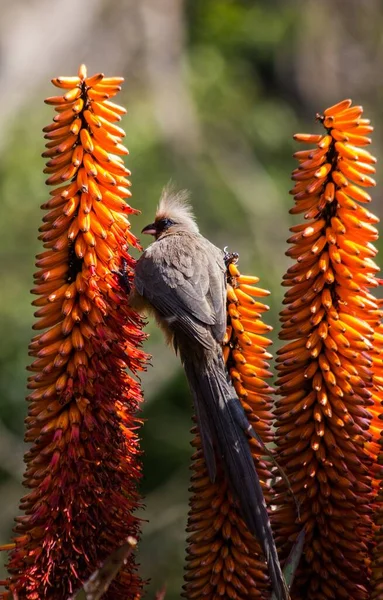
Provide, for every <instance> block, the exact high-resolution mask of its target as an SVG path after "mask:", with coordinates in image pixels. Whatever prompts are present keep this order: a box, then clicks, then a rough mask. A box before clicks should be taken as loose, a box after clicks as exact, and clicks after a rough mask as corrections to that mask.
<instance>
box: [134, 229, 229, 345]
mask: <svg viewBox="0 0 383 600" xmlns="http://www.w3.org/2000/svg"><path fill="white" fill-rule="evenodd" d="M219 253H220V251H219V250H218V248H216V247H215V246H213V245H212V244H210V242H208V240H206V239H205V238H203V237H202V236H200V235H196V234H194V235H187V234H182V235H169V236H164V237H163V238H161V239H159V240H157V241H156V242H154V243H153V244H151V245H150V246H149V248H148V249H147V250H146V251H145V252H144V253H143V255H142V256H141V258H140V259H139V261H138V263H137V265H136V271H135V280H134V283H135V286H136V289H137V291H138V293H139V294H140V295H142V296H144V298H146V299H147V300H148V301H149V302H150V303H151V304H152V306H153V307H154V308H155V309H156V310H157V311H158V312H159V313H160V314H161V315H162V316H163V317H164V319H166V320H167V321H168V324H169V325H171V326H172V328H173V329H176V327H179V328H180V329H181V330H182V331H183V332H184V333H185V334H186V335H187V336H188V337H189V338H190V339H191V340H193V341H194V340H195V341H197V342H199V343H200V344H202V345H203V346H204V347H208V348H210V347H211V346H212V344H213V343H214V339H213V338H215V339H218V338H217V335H216V331H218V333H219V334H221V333H222V330H223V333H224V327H225V322H226V308H225V307H226V302H225V293H224V292H225V288H224V262H223V258H222V253H221V264H220V259H219ZM212 333H213V337H212V335H211V334H212ZM223 333H222V337H221V339H220V340H219V341H222V338H223Z"/></svg>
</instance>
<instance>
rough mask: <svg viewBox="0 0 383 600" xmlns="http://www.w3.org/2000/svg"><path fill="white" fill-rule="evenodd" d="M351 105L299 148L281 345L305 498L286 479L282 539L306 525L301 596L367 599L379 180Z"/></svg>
mask: <svg viewBox="0 0 383 600" xmlns="http://www.w3.org/2000/svg"><path fill="white" fill-rule="evenodd" d="M362 114H363V109H362V107H360V106H354V107H352V106H351V101H350V100H345V101H342V102H340V103H338V104H337V105H335V106H332V107H330V108H329V109H327V110H326V111H325V112H324V115H317V119H318V121H319V122H320V123H321V124H322V125H323V126H324V128H325V132H324V134H323V135H309V134H298V135H296V136H294V137H295V139H296V140H297V141H300V142H303V143H309V144H315V147H314V148H313V149H311V148H310V149H307V150H300V151H298V152H296V153H295V155H294V156H295V158H296V159H297V160H298V161H299V166H298V168H297V169H295V170H294V171H293V176H292V178H293V180H294V181H295V182H296V183H295V186H294V188H293V190H292V194H293V195H294V198H295V207H294V208H292V209H291V210H290V212H291V213H292V214H301V213H304V218H305V219H306V223H302V224H299V225H294V226H293V227H291V232H292V236H291V237H290V238H289V240H288V242H289V243H290V244H291V248H290V249H289V250H288V252H287V255H288V256H290V257H291V258H293V259H295V261H296V262H295V264H293V265H292V266H291V267H290V268H289V269H288V271H287V273H286V275H285V276H284V282H283V285H284V286H286V287H288V288H289V290H288V291H287V292H286V294H285V299H284V304H285V305H286V308H285V309H284V310H283V311H282V313H281V322H282V329H281V334H280V338H281V339H282V340H284V341H286V342H287V343H286V345H285V346H283V347H282V348H281V350H279V351H278V355H279V356H278V359H277V362H278V371H279V379H278V382H277V383H278V386H279V387H278V391H279V394H280V399H279V400H278V401H277V408H276V410H275V416H276V428H277V429H276V443H277V446H278V452H277V460H278V462H279V463H280V464H281V466H282V467H283V468H284V469H285V471H286V474H287V476H288V478H289V480H290V483H291V486H292V489H293V492H294V494H295V495H296V497H297V498H298V500H299V502H300V505H301V507H300V518H299V519H297V518H295V515H294V504H293V499H292V498H291V497H289V496H287V495H286V494H285V493H284V492H283V490H282V483H279V484H277V486H276V488H277V492H278V493H277V494H276V496H275V498H274V502H275V504H276V505H277V510H276V511H275V513H274V515H273V522H274V527H275V533H276V541H277V545H278V546H279V549H280V551H281V555H282V556H283V557H286V556H287V554H288V551H289V549H290V547H291V544H292V542H293V541H294V540H295V539H296V536H297V535H298V533H299V531H300V530H301V529H302V527H303V528H304V530H305V547H304V551H303V560H302V562H301V567H300V570H299V572H298V574H297V578H296V584H295V586H294V590H293V597H294V599H296V600H300V599H303V598H304V599H305V600H328V599H330V598H337V599H338V598H339V599H341V598H345V599H346V598H353V599H355V600H368V598H369V580H370V575H371V571H370V548H371V544H372V518H371V512H372V508H371V502H372V500H373V497H374V481H373V469H374V464H375V463H376V457H377V449H378V446H377V431H376V429H375V428H374V427H373V424H374V422H373V415H374V412H375V411H377V410H378V404H379V407H380V398H381V394H380V390H379V389H378V387H377V385H376V384H377V380H376V377H377V376H378V374H377V373H376V370H375V366H374V365H376V364H377V355H375V353H374V339H376V336H377V335H379V332H378V329H379V327H380V321H381V318H382V311H381V308H380V305H379V302H378V301H377V299H376V298H375V296H374V295H373V294H372V293H371V291H370V289H371V288H375V287H377V286H378V284H379V282H378V280H377V278H376V273H377V272H378V271H379V268H378V267H377V265H376V264H375V262H374V257H375V256H376V253H377V250H376V248H375V246H374V245H373V242H374V241H376V240H377V239H378V232H377V229H376V228H375V225H376V223H377V222H378V218H377V217H375V216H374V215H373V214H372V213H371V212H369V211H368V210H367V209H366V208H365V204H366V203H369V202H370V200H371V198H370V196H369V194H368V193H367V192H366V191H365V190H363V189H361V187H359V186H363V187H371V186H374V185H375V181H374V180H373V179H372V177H371V176H372V175H373V174H374V173H375V167H374V164H375V163H376V159H375V158H374V157H373V156H372V155H371V154H370V153H369V152H368V151H367V150H366V149H365V146H367V145H368V144H369V143H370V141H371V140H370V138H369V137H368V134H369V133H370V132H371V131H372V129H373V128H372V127H371V125H370V121H369V120H368V119H364V118H363V117H362Z"/></svg>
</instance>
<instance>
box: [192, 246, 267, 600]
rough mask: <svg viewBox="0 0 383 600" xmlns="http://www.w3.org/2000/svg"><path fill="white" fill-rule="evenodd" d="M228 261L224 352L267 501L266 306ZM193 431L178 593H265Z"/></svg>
mask: <svg viewBox="0 0 383 600" xmlns="http://www.w3.org/2000/svg"><path fill="white" fill-rule="evenodd" d="M233 259H234V260H233ZM228 262H229V265H228V288H227V289H228V300H227V318H228V327H227V333H226V338H225V340H224V357H225V360H226V364H227V366H228V369H229V372H230V375H231V379H232V382H233V385H234V387H235V389H236V392H237V394H238V396H239V398H240V399H241V402H242V405H243V407H244V409H245V411H246V416H247V418H248V420H249V423H250V424H251V425H252V427H253V428H254V430H255V432H256V433H257V434H258V435H259V437H260V439H261V441H262V442H261V445H260V444H259V443H258V442H257V441H256V440H255V439H251V440H250V441H249V443H250V445H251V450H252V454H253V457H254V461H255V466H256V469H257V472H258V475H259V478H260V481H261V485H262V489H263V492H264V496H265V498H266V499H267V501H269V500H270V487H269V481H270V478H271V473H270V469H269V466H268V465H267V464H266V462H265V461H264V460H263V459H262V455H264V451H263V447H264V446H263V444H265V443H267V442H269V441H271V439H272V435H271V423H272V413H271V397H270V394H271V393H272V391H273V389H272V388H271V387H270V386H269V385H268V383H266V381H265V380H266V379H268V378H269V377H271V375H272V374H271V372H270V371H269V363H268V361H269V360H270V358H271V354H269V353H268V352H267V350H266V348H267V347H268V346H269V344H270V343H271V342H270V340H269V339H268V338H267V337H265V333H267V332H269V331H270V330H271V327H270V326H268V325H266V324H265V323H264V322H263V320H262V314H263V313H264V312H265V311H267V310H268V306H266V305H265V304H263V303H262V298H263V297H264V296H266V295H268V294H269V292H267V291H266V290H263V289H261V288H257V287H255V284H257V283H258V281H259V279H258V278H257V277H250V276H244V275H241V273H240V272H239V270H238V267H237V265H236V264H235V262H236V257H235V255H233V257H232V259H230V260H229V261H228ZM256 298H257V299H256ZM258 298H260V300H258ZM193 433H194V439H193V442H192V445H193V447H194V448H195V453H194V455H193V459H192V465H191V469H192V477H191V488H190V491H191V493H192V497H191V499H190V511H189V519H188V527H187V531H188V532H189V534H190V536H189V538H188V546H187V566H186V573H185V582H186V583H185V586H184V590H185V591H184V594H183V595H184V597H185V598H187V599H188V600H194V599H196V600H197V599H198V600H202V599H206V600H218V599H219V598H227V599H228V600H242V599H243V600H245V599H246V600H252V599H256V598H260V599H261V598H265V594H268V595H270V584H269V581H268V573H267V567H266V564H265V559H264V557H263V553H262V550H261V546H260V545H259V543H258V541H256V540H255V539H254V537H253V535H252V534H251V533H250V532H249V531H248V529H247V528H246V525H245V523H244V521H243V520H242V518H241V516H240V513H239V510H238V507H237V504H236V502H235V500H234V497H233V495H232V493H231V490H230V489H229V483H228V479H227V477H226V474H225V472H224V471H223V469H222V466H220V464H219V461H217V462H218V467H219V468H218V473H217V476H216V480H215V482H214V483H211V481H210V479H209V476H208V473H207V469H206V464H205V460H204V457H203V452H202V446H201V439H200V436H199V434H198V430H197V428H195V429H193Z"/></svg>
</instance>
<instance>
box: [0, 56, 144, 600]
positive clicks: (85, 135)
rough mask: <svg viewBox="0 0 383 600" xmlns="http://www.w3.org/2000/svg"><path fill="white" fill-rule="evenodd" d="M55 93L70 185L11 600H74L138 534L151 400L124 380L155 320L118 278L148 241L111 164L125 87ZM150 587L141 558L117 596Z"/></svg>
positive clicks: (47, 304) (61, 210) (52, 235)
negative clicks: (148, 323) (144, 423)
mask: <svg viewBox="0 0 383 600" xmlns="http://www.w3.org/2000/svg"><path fill="white" fill-rule="evenodd" d="M105 80H106V83H104V84H103V83H102V82H103V81H105ZM117 80H118V81H119V82H121V81H122V80H121V79H120V78H117V79H116V81H117ZM53 83H54V85H55V86H57V87H58V88H60V89H61V91H62V93H63V95H62V96H56V97H53V98H49V99H48V100H47V103H48V104H52V105H53V106H55V110H56V111H57V112H58V114H57V116H56V117H55V118H54V122H53V123H52V124H51V125H49V126H48V127H46V128H45V129H44V131H45V132H46V138H47V139H48V140H49V142H48V143H47V148H48V150H47V151H46V152H44V154H43V156H46V157H47V158H48V163H47V164H48V167H47V169H46V170H45V171H46V172H47V173H49V174H50V175H49V178H48V180H47V184H50V185H55V186H57V185H58V186H61V187H58V188H56V189H55V190H54V191H53V192H51V199H50V200H48V202H46V204H44V205H43V208H44V209H45V210H47V211H48V213H47V214H46V216H45V217H44V219H43V221H44V224H43V226H42V227H41V228H40V231H41V236H40V239H41V240H42V241H43V244H44V248H45V250H44V252H42V253H41V254H39V255H38V256H37V261H36V266H37V268H38V269H39V270H38V272H37V273H35V287H34V289H33V290H32V291H33V293H34V294H37V295H38V296H39V297H38V299H36V300H35V301H34V302H33V304H34V305H35V306H36V307H38V309H37V312H36V313H35V316H36V318H37V321H36V323H35V325H34V329H36V330H37V331H38V332H39V333H38V334H37V335H36V336H35V337H34V338H33V340H32V342H31V344H30V348H29V349H30V355H31V356H33V357H34V362H33V363H32V365H31V366H30V367H29V370H30V371H31V372H32V375H31V377H30V378H29V383H28V387H29V389H30V390H31V393H30V395H29V397H28V401H29V411H28V417H27V419H26V422H27V431H26V440H27V441H29V442H31V443H32V447H31V449H30V450H29V451H28V452H27V454H26V455H25V463H26V466H27V470H26V473H25V479H24V485H25V486H26V487H28V488H29V489H30V491H29V493H28V494H27V495H26V496H25V497H24V498H23V499H22V501H21V509H22V510H24V511H25V513H26V514H25V516H23V517H19V518H17V519H16V521H17V525H16V527H15V532H16V537H15V540H14V542H15V545H16V547H15V549H14V550H13V551H12V552H11V554H10V558H9V563H8V572H9V578H8V580H7V581H6V582H5V583H6V586H7V588H8V590H9V591H8V592H5V593H4V594H3V596H2V597H3V598H7V597H9V596H10V595H11V593H14V594H15V595H16V594H17V595H18V597H20V598H21V597H23V598H25V599H26V600H37V599H41V600H42V599H43V598H53V597H54V598H55V600H67V598H68V597H69V596H71V595H72V594H73V592H74V591H75V590H76V589H77V588H78V587H80V585H81V584H82V583H83V582H84V580H86V579H87V578H88V577H89V576H90V574H91V573H92V572H93V571H94V570H95V569H96V568H97V567H98V566H99V565H100V563H101V562H102V561H103V560H104V559H105V558H106V557H107V556H109V555H110V554H111V553H112V551H113V550H115V549H116V548H117V547H119V546H120V545H122V544H123V543H124V542H125V541H126V538H127V537H128V536H129V535H133V536H134V537H137V535H138V534H139V521H138V519H137V518H136V517H135V516H134V511H135V509H136V508H137V507H138V506H139V504H140V498H139V495H138V491H137V484H138V482H139V479H140V469H141V467H140V462H139V454H140V452H139V445H138V437H137V428H138V426H139V424H140V422H139V420H138V419H137V417H136V413H137V410H138V408H139V404H140V402H141V399H142V397H141V390H140V387H139V384H138V383H137V381H136V379H134V378H133V377H132V376H131V375H129V374H128V373H127V371H126V369H127V368H128V369H129V371H130V372H131V373H132V374H135V373H136V372H138V371H142V370H143V369H145V363H146V358H147V357H146V355H145V354H144V353H143V351H142V350H141V348H140V346H141V343H142V341H143V339H144V334H143V332H142V326H143V323H142V321H141V319H140V317H139V316H138V315H137V314H136V313H134V312H133V311H132V310H131V309H130V308H129V307H128V303H127V294H126V291H123V290H122V288H121V287H120V281H119V277H118V276H117V275H116V272H115V271H116V270H118V269H121V270H122V271H126V273H125V275H124V277H128V278H131V276H132V274H133V268H134V259H133V258H132V257H131V256H130V254H129V245H131V246H135V247H139V244H138V241H137V239H136V238H135V237H134V236H133V235H132V234H131V233H130V232H129V227H130V225H129V222H128V220H127V216H126V215H127V214H128V213H130V212H136V211H134V210H133V209H131V208H130V207H129V205H127V204H126V201H125V198H126V197H128V196H130V192H129V190H128V189H127V186H129V185H130V183H129V181H128V180H127V179H125V177H124V174H125V169H124V167H123V165H121V169H120V174H119V177H118V182H117V181H115V175H114V173H115V171H116V168H115V167H114V168H113V170H112V172H113V174H112V172H110V171H109V167H108V165H109V163H110V164H113V165H116V164H118V165H120V162H119V161H120V158H119V156H117V155H118V154H121V153H124V154H126V153H127V150H126V149H125V148H124V147H123V146H122V144H121V143H120V142H121V138H122V137H123V135H124V133H123V131H122V130H121V129H116V128H114V129H113V138H112V137H111V134H110V133H109V132H110V131H111V121H113V120H119V119H120V115H121V114H122V112H125V111H122V109H121V108H120V107H118V106H116V107H115V108H114V105H113V104H112V103H111V102H109V101H108V104H107V106H104V104H105V102H106V100H107V99H108V98H110V97H111V95H114V93H115V92H116V91H117V87H119V86H116V84H115V78H112V80H110V78H104V76H103V75H102V74H97V75H95V76H93V77H87V75H86V69H85V67H84V66H81V67H80V71H79V75H78V76H77V77H65V78H64V77H59V78H57V79H54V80H53ZM91 92H94V94H93V95H92V94H91ZM85 113H88V116H89V115H91V116H92V118H93V119H94V121H96V120H97V123H99V120H98V117H97V116H96V115H98V114H99V113H103V120H102V122H100V124H99V131H100V135H99V137H98V138H96V137H95V136H94V133H93V130H92V128H91V126H90V125H89V122H90V120H89V118H88V119H87V118H86V117H85ZM116 115H117V116H118V119H115V116H116ZM111 117H112V118H111ZM102 132H103V133H102ZM101 133H102V135H101ZM103 140H105V142H106V143H105V144H103ZM128 240H129V241H128ZM42 330H43V331H42ZM140 590H141V581H140V579H139V577H138V575H137V572H136V566H135V564H134V558H133V557H130V558H129V559H128V562H127V564H126V565H125V567H124V569H123V570H122V571H121V573H120V575H119V577H118V578H117V580H116V581H115V582H114V583H113V584H112V586H111V587H110V589H109V591H108V592H107V594H106V595H105V598H113V599H114V600H116V599H118V598H121V599H122V598H124V600H126V599H128V598H130V599H133V598H134V599H135V598H137V597H138V595H139V594H140Z"/></svg>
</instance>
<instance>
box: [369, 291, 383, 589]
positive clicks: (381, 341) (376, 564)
mask: <svg viewBox="0 0 383 600" xmlns="http://www.w3.org/2000/svg"><path fill="white" fill-rule="evenodd" d="M380 283H381V284H382V283H383V281H382V280H380ZM379 303H380V306H382V304H383V300H381V299H380V300H379ZM382 353H383V324H380V325H379V327H377V329H376V331H375V334H374V351H373V367H374V387H375V389H374V400H375V402H374V407H372V414H373V418H372V421H371V429H372V431H373V434H374V439H373V441H372V443H371V452H372V454H373V455H377V457H378V460H377V464H376V470H375V471H376V472H375V473H374V476H375V479H374V481H373V485H374V487H375V490H376V492H377V496H376V498H375V501H374V504H373V509H374V542H375V547H374V548H373V552H372V563H371V568H372V578H371V589H372V592H371V600H383V361H382V359H381V355H382ZM375 440H378V445H377V446H376V444H375Z"/></svg>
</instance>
